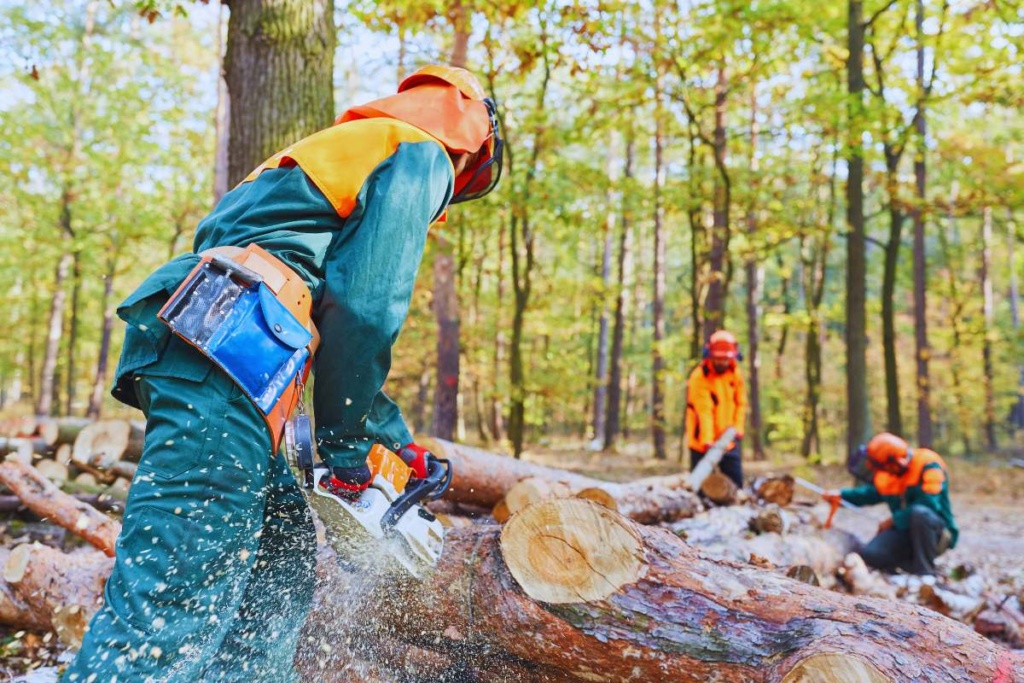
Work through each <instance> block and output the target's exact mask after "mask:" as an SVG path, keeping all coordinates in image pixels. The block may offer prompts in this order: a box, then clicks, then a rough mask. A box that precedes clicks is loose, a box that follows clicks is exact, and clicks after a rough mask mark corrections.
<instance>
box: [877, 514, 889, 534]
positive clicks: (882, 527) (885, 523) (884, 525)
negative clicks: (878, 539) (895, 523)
mask: <svg viewBox="0 0 1024 683" xmlns="http://www.w3.org/2000/svg"><path fill="white" fill-rule="evenodd" d="M891 528H892V517H889V518H888V519H883V520H882V521H881V522H879V523H878V533H882V532H883V531H888V530H889V529H891Z"/></svg>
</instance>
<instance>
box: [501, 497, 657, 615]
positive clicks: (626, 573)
mask: <svg viewBox="0 0 1024 683" xmlns="http://www.w3.org/2000/svg"><path fill="white" fill-rule="evenodd" d="M501 548H502V554H503V555H504V558H505V563H506V564H507V565H508V568H509V570H510V571H511V573H512V576H513V577H514V578H515V580H516V581H517V582H518V583H519V585H520V586H521V587H522V589H523V591H524V592H525V593H526V594H527V595H528V596H530V597H531V598H533V599H534V600H539V601H542V602H547V603H552V604H571V603H579V602H591V601H595V600H604V599H606V598H608V597H609V596H611V595H612V594H613V593H615V592H616V591H617V590H618V589H619V588H621V587H622V586H624V585H627V584H630V583H634V582H636V581H637V580H639V579H641V578H643V577H644V576H645V575H646V573H647V560H646V551H645V549H644V544H643V541H642V540H641V539H640V537H639V536H638V535H637V534H636V532H635V531H634V530H633V529H632V528H630V526H629V524H628V522H626V520H624V518H622V517H621V516H620V515H618V514H617V513H615V512H613V511H611V510H609V509H607V508H605V507H603V506H601V505H599V504H597V503H594V502H593V501H589V500H584V499H579V498H564V499H558V500H550V501H545V502H542V503H538V504H536V505H531V506H529V507H527V508H525V509H523V510H521V511H520V512H518V513H517V514H516V515H514V516H513V517H512V518H511V519H510V520H509V522H508V524H506V525H505V526H504V528H503V529H502V533H501Z"/></svg>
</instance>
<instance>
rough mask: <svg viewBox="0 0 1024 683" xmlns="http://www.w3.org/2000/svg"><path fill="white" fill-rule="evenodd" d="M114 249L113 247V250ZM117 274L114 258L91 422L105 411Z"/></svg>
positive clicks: (109, 273)
mask: <svg viewBox="0 0 1024 683" xmlns="http://www.w3.org/2000/svg"><path fill="white" fill-rule="evenodd" d="M113 248H114V247H111V249H113ZM116 272H117V257H116V255H115V256H112V257H111V258H110V260H109V261H108V263H107V273H106V277H104V279H103V299H102V301H101V303H100V305H101V306H102V307H103V328H102V329H101V330H100V351H99V355H98V356H97V358H96V379H95V381H94V382H93V383H92V393H91V394H90V396H89V408H88V409H87V410H86V412H85V416H86V417H88V418H89V419H91V420H98V419H100V413H101V412H102V410H103V395H104V394H105V393H106V389H107V365H108V363H109V362H110V337H111V335H112V334H113V330H114V304H113V298H114V275H115V274H116Z"/></svg>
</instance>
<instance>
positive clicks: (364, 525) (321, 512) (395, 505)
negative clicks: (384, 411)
mask: <svg viewBox="0 0 1024 683" xmlns="http://www.w3.org/2000/svg"><path fill="white" fill-rule="evenodd" d="M314 450H315V448H314V445H313V439H312V430H311V429H310V424H309V416H308V415H305V414H299V415H297V416H295V418H293V419H292V420H290V421H289V423H288V425H287V426H286V427H285V453H286V455H287V456H288V458H289V463H290V464H292V466H293V467H294V468H295V469H296V470H297V471H298V474H299V475H300V476H301V478H302V489H303V494H304V495H305V497H306V500H307V501H308V502H309V504H310V505H311V506H312V508H313V509H314V510H315V511H316V513H317V516H318V517H320V520H321V521H322V522H323V523H324V526H325V527H326V528H327V540H328V542H330V544H331V546H332V547H333V548H334V550H335V551H336V552H337V553H338V556H339V558H340V559H342V560H343V561H344V562H346V563H349V564H351V565H354V566H355V567H357V568H364V569H382V570H384V571H390V570H391V569H392V568H393V567H394V563H397V564H398V566H399V567H400V568H401V569H404V570H405V571H407V572H408V573H409V574H411V575H412V576H414V577H415V578H422V577H423V576H424V575H425V574H427V573H428V572H430V571H431V570H432V569H433V568H434V567H436V566H437V561H438V559H439V558H440V557H441V551H442V549H443V548H444V527H443V526H442V525H441V522H440V521H438V520H437V518H436V517H435V516H434V515H433V514H432V513H431V512H430V511H429V510H427V509H426V508H425V507H423V504H424V503H426V502H427V501H431V500H437V499H438V498H440V497H441V496H443V495H444V493H445V491H447V490H448V486H449V484H451V480H452V470H451V464H450V463H449V462H448V461H447V460H444V459H442V458H437V457H435V456H434V455H433V454H429V453H428V454H427V457H426V470H427V476H426V477H423V478H418V477H413V476H412V473H413V470H412V468H411V467H409V466H408V465H407V464H405V462H404V461H403V460H402V459H401V458H400V457H399V456H398V455H396V454H395V453H393V452H392V451H390V450H388V449H387V448H385V447H384V446H381V445H380V444H374V446H373V447H372V448H371V449H370V454H369V456H368V457H367V462H366V464H367V465H368V466H369V468H370V474H371V481H370V485H369V487H367V488H366V489H365V490H363V491H361V492H359V493H357V494H353V495H352V496H351V497H343V496H339V495H336V494H334V493H331V492H330V491H328V490H327V489H326V488H325V487H324V486H322V485H321V484H320V481H321V480H322V479H324V475H326V474H328V473H329V471H330V468H329V467H328V466H327V465H325V464H323V463H319V462H318V463H316V464H314V459H313V453H314Z"/></svg>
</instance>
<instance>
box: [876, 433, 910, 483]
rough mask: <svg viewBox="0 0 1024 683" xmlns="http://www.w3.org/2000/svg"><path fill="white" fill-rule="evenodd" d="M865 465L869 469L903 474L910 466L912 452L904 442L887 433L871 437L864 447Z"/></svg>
mask: <svg viewBox="0 0 1024 683" xmlns="http://www.w3.org/2000/svg"><path fill="white" fill-rule="evenodd" d="M864 451H865V455H866V457H867V464H868V466H869V467H870V468H871V469H874V470H881V471H884V472H889V473H890V474H896V475H899V474H903V473H904V472H906V471H907V467H908V466H909V465H910V458H911V456H912V455H913V451H912V450H911V448H910V446H909V445H908V444H907V442H906V441H904V440H903V439H901V438H900V437H898V436H896V435H895V434H890V433H888V432H882V433H881V434H876V435H875V436H873V437H871V440H870V441H868V443H867V445H866V446H865V447H864Z"/></svg>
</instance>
